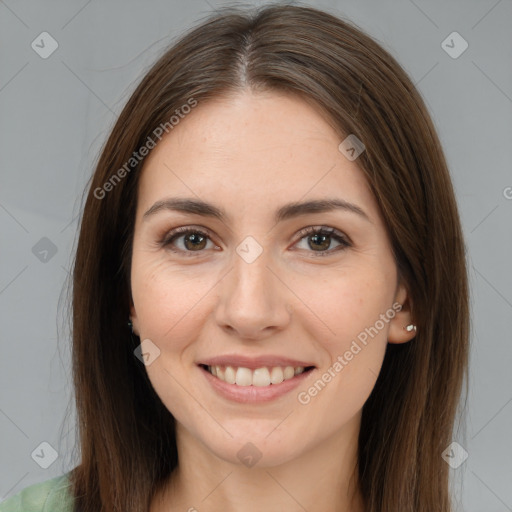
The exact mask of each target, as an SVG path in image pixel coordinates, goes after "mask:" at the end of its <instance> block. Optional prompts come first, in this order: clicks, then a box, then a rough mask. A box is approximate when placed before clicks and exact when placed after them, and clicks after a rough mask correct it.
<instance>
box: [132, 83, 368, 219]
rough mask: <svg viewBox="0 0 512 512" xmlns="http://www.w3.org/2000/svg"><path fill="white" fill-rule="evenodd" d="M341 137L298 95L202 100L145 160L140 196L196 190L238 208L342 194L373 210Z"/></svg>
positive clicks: (144, 199)
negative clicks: (344, 152)
mask: <svg viewBox="0 0 512 512" xmlns="http://www.w3.org/2000/svg"><path fill="white" fill-rule="evenodd" d="M342 140H343V138H342V137H340V135H339V134H338V133H337V132H336V131H335V130H334V128H333V127H332V126H331V125H330V124H329V123H328V122H327V121H326V120H325V118H324V117H323V115H322V114H321V113H320V111H319V109H317V108H315V107H314V105H312V104H310V103H308V102H306V101H304V100H303V99H301V98H300V97H298V96H295V95H287V94H283V93H276V92H265V93H257V94H254V93H251V92H247V91H244V92H241V93H239V94H238V93H237V94H233V95H231V96H227V97H222V98H216V99H214V100H209V101H208V102H204V103H201V102H199V104H198V105H197V106H196V107H195V108H194V109H193V110H192V111H191V112H190V113H189V114H188V115H186V116H185V117H184V118H183V119H181V120H180V122H179V124H177V125H176V126H174V128H173V129H172V131H170V132H169V133H168V134H167V135H165V136H164V137H163V138H162V140H161V141H160V142H159V143H158V144H157V146H156V147H155V148H154V149H153V150H152V151H151V153H150V154H149V155H148V157H147V158H146V161H145V163H144V167H143V171H142V175H141V178H140V182H139V202H140V205H141V208H142V207H144V206H147V207H149V206H151V204H152V202H154V201H156V200H158V199H162V197H164V196H165V195H171V194H172V195H174V196H175V195H179V194H181V195H186V196H191V195H197V196H198V197H201V198H202V199H207V200H209V201H211V202H217V203H222V204H224V203H229V204H231V205H233V207H235V208H239V209H241V208H243V207H244V206H247V205H248V204H249V203H250V204H251V206H252V207H255V206H256V205H258V206H259V207H260V208H265V207H268V206H270V204H276V203H283V202H284V200H285V199H286V200H287V201H289V200H295V201H298V200H299V199H301V198H303V199H309V198H313V197H314V198H318V197H323V196H326V195H329V196H330V197H332V196H333V195H336V194H338V195H340V197H342V198H343V199H345V200H350V201H353V202H360V203H364V204H365V205H366V208H367V210H368V209H370V210H371V208H374V209H375V204H374V200H373V196H372V194H371V192H370V190H369V187H368V184H367V182H366V179H365V177H364V174H363V173H362V171H361V170H360V169H359V167H358V166H357V161H350V160H348V159H347V158H346V157H345V156H344V155H343V154H342V153H341V152H340V151H339V149H338V146H339V144H340V143H341V142H342ZM306 196H307V197H306ZM150 203H151V204H150ZM369 203H370V204H369ZM247 207H248V206H247ZM374 213H375V214H377V212H376V211H374Z"/></svg>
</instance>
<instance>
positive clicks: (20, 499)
mask: <svg viewBox="0 0 512 512" xmlns="http://www.w3.org/2000/svg"><path fill="white" fill-rule="evenodd" d="M69 476H70V473H65V474H64V475H61V476H57V477H55V478H52V479H50V480H46V481H44V482H41V483H38V484H33V485H30V486H28V487H25V489H22V490H21V491H20V492H19V493H18V494H15V495H14V496H11V497H9V498H7V499H6V500H4V501H2V502H1V503H0V512H72V510H73V495H72V494H71V482H70V480H69Z"/></svg>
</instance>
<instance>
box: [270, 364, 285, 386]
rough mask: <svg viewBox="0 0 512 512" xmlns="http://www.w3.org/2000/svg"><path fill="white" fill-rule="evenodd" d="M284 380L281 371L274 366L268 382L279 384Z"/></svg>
mask: <svg viewBox="0 0 512 512" xmlns="http://www.w3.org/2000/svg"><path fill="white" fill-rule="evenodd" d="M283 380H284V375H283V370H282V368H279V366H274V368H272V371H271V372H270V382H272V384H281V382H283Z"/></svg>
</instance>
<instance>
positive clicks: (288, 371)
mask: <svg viewBox="0 0 512 512" xmlns="http://www.w3.org/2000/svg"><path fill="white" fill-rule="evenodd" d="M283 375H284V380H287V379H291V378H292V377H293V376H294V375H295V370H294V369H293V366H287V367H286V368H285V369H284V372H283Z"/></svg>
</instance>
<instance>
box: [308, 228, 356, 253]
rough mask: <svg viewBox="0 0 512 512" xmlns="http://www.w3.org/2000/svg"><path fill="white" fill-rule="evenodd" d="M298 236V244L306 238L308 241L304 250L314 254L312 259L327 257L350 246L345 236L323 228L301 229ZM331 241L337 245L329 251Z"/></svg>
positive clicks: (336, 231)
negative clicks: (300, 236) (299, 236)
mask: <svg viewBox="0 0 512 512" xmlns="http://www.w3.org/2000/svg"><path fill="white" fill-rule="evenodd" d="M299 235H302V238H301V239H300V240H299V242H302V241H303V240H307V239H308V238H309V239H310V241H308V242H307V247H306V248H305V250H307V251H309V252H313V253H316V254H314V257H316V256H328V255H329V254H332V253H333V252H337V251H340V250H343V249H346V248H347V247H350V246H351V245H352V244H351V243H350V242H349V240H348V237H347V236H346V235H344V234H343V233H341V232H340V231H338V230H336V229H334V228H330V227H325V226H309V227H307V228H304V229H301V230H300V232H299ZM333 240H334V241H335V242H336V243H337V244H338V245H337V246H336V247H335V248H334V249H330V250H329V247H330V246H331V244H332V241H333ZM302 249H304V248H302Z"/></svg>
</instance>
